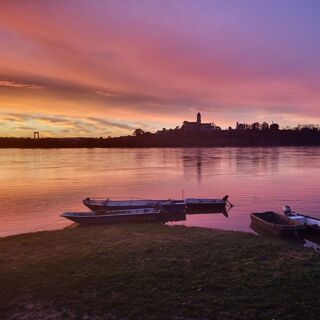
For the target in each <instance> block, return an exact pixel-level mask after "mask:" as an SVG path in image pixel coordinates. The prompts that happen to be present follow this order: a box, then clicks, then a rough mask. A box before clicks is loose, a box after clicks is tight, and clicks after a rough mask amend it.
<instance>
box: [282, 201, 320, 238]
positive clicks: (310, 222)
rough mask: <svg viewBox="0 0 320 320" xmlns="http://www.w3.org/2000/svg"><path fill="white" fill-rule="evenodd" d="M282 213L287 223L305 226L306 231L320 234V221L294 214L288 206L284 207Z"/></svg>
mask: <svg viewBox="0 0 320 320" xmlns="http://www.w3.org/2000/svg"><path fill="white" fill-rule="evenodd" d="M283 212H284V214H285V215H286V218H287V219H288V220H289V221H292V222H294V223H295V224H301V225H305V226H307V228H308V229H311V230H313V231H316V232H320V219H317V218H313V217H310V216H307V215H305V214H301V213H297V212H294V211H292V210H291V208H290V207H289V206H284V210H283Z"/></svg>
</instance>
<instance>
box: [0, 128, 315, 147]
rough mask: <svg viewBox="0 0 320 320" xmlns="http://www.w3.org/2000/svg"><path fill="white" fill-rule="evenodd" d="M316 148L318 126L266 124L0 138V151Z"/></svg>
mask: <svg viewBox="0 0 320 320" xmlns="http://www.w3.org/2000/svg"><path fill="white" fill-rule="evenodd" d="M301 145H306V146H319V145H320V127H319V125H298V126H296V127H294V128H290V127H286V128H283V129H280V128H279V125H278V124H276V123H272V124H271V125H269V124H268V123H266V122H263V123H259V122H254V123H252V124H246V123H237V125H236V128H235V129H233V128H231V127H229V128H228V129H226V130H221V128H219V127H216V129H215V130H183V129H181V128H179V127H176V128H174V129H166V128H163V129H162V130H158V131H157V132H155V133H151V132H148V131H144V130H143V129H141V128H137V129H135V130H134V132H133V134H132V135H128V136H121V137H108V138H103V137H100V138H40V139H32V138H10V137H3V138H0V148H116V147H119V148H123V147H125V148H131V147H201V146H203V147H224V146H235V147H237V146H239V147H240V146H242V147H250V146H301Z"/></svg>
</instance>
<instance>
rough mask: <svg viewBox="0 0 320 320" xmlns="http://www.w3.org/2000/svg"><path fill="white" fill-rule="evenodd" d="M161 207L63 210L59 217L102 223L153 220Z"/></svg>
mask: <svg viewBox="0 0 320 320" xmlns="http://www.w3.org/2000/svg"><path fill="white" fill-rule="evenodd" d="M161 212H162V211H161V209H159V208H146V209H130V210H116V211H108V212H107V213H97V212H92V211H90V212H64V213H63V214H62V215H61V217H64V218H66V219H69V220H71V221H73V222H76V223H79V224H104V223H119V222H139V221H155V220H158V219H159V218H160V215H161Z"/></svg>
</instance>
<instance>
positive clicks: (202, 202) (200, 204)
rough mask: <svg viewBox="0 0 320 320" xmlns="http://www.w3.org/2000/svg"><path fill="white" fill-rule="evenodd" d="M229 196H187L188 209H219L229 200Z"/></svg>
mask: <svg viewBox="0 0 320 320" xmlns="http://www.w3.org/2000/svg"><path fill="white" fill-rule="evenodd" d="M228 198H229V196H225V197H223V198H222V199H201V198H187V199H186V205H187V210H188V211H189V210H203V209H217V208H224V207H225V206H226V204H227V203H229V201H228Z"/></svg>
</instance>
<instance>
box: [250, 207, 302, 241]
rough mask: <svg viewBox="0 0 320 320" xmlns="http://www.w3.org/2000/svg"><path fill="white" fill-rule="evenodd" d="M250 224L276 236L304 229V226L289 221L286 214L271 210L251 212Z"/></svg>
mask: <svg viewBox="0 0 320 320" xmlns="http://www.w3.org/2000/svg"><path fill="white" fill-rule="evenodd" d="M250 218H251V225H252V227H253V229H259V230H262V231H265V232H267V233H271V234H275V235H278V236H292V235H297V233H298V232H299V231H302V230H305V229H306V226H305V225H302V224H297V223H296V222H295V221H290V220H288V219H287V217H286V216H284V215H282V214H279V213H276V212H272V211H267V212H260V213H251V214H250Z"/></svg>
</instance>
